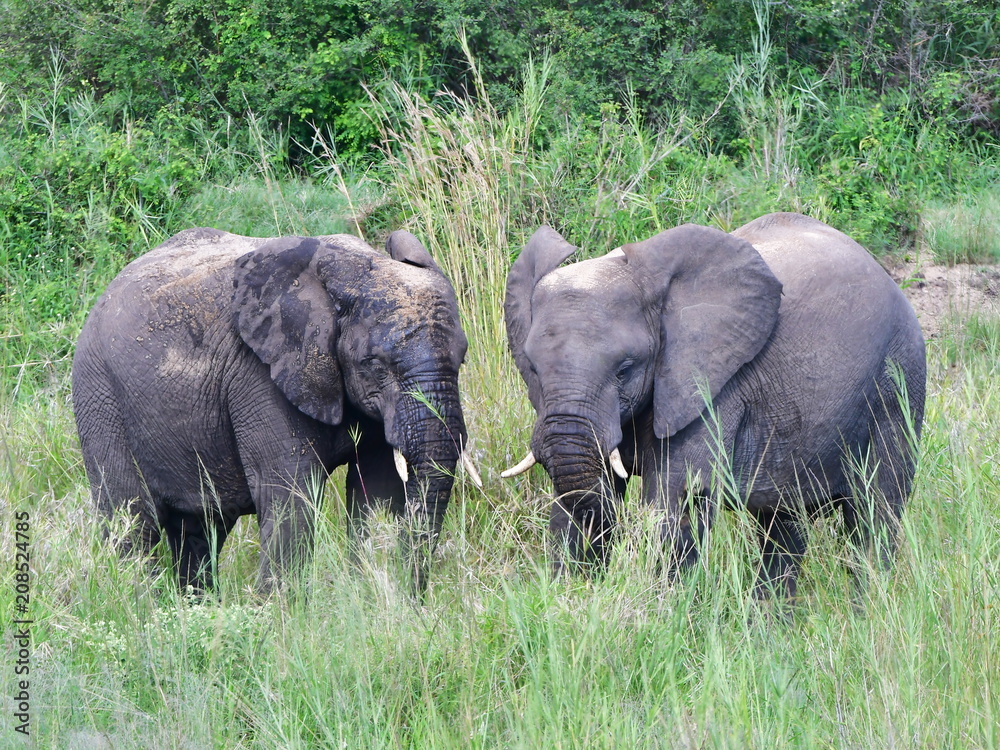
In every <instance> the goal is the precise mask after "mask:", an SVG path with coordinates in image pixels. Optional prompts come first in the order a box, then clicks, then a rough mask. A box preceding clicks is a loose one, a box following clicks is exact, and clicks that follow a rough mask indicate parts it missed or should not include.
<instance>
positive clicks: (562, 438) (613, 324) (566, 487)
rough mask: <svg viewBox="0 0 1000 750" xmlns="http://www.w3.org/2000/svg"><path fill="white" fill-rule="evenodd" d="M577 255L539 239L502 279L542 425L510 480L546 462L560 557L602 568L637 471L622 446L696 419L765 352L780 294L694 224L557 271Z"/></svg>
mask: <svg viewBox="0 0 1000 750" xmlns="http://www.w3.org/2000/svg"><path fill="white" fill-rule="evenodd" d="M574 251H575V248H574V247H573V246H572V245H570V244H569V243H567V242H566V241H565V240H564V239H563V238H562V237H561V236H560V235H559V234H558V233H557V232H555V231H554V230H552V229H551V228H549V227H542V228H540V229H539V230H538V231H537V232H535V234H534V235H533V236H532V237H531V239H530V241H529V242H528V244H527V245H526V246H525V248H524V249H523V251H522V252H521V254H520V256H519V257H518V259H517V261H516V262H515V263H514V265H513V267H512V268H511V270H510V273H509V275H508V279H507V291H506V300H505V318H506V324H507V333H508V340H509V344H510V349H511V352H512V354H513V356H514V359H515V362H516V364H517V367H518V370H519V371H520V373H521V376H522V377H523V378H524V381H525V383H526V384H527V386H528V396H529V398H530V400H531V403H532V405H533V406H534V408H535V410H536V412H537V421H536V423H535V427H534V433H533V436H532V440H531V452H530V453H529V454H528V457H527V458H526V459H525V461H523V462H522V463H521V464H520V465H519V466H517V467H515V468H514V469H512V470H510V471H509V472H505V474H506V475H507V476H511V475H513V474H514V473H516V472H518V471H521V470H525V469H526V468H528V467H530V466H531V465H532V464H533V463H534V462H535V461H536V460H537V461H539V462H541V464H542V465H543V466H544V467H545V469H546V471H547V472H548V474H549V476H550V477H551V479H552V482H553V489H554V493H555V496H556V503H555V505H554V507H553V514H552V521H551V527H552V531H553V532H554V535H555V537H556V539H555V541H556V543H557V544H560V545H568V546H569V553H570V555H571V556H572V557H575V558H577V559H587V560H593V559H595V558H596V559H597V560H600V559H601V557H602V556H603V554H604V553H603V550H604V543H605V541H606V537H607V536H608V534H609V533H610V531H611V529H612V528H613V525H614V513H615V510H614V506H615V499H616V496H619V495H620V494H621V492H623V490H624V482H623V480H624V478H625V477H627V476H628V474H629V473H631V472H641V470H642V465H643V456H642V455H641V451H637V450H636V446H635V444H634V440H633V441H632V443H633V444H631V445H629V444H628V442H629V441H625V443H623V436H625V435H635V434H636V433H637V431H641V430H642V429H644V427H643V425H646V424H649V423H651V426H652V431H653V432H654V433H655V436H656V438H658V439H660V440H664V439H669V438H670V437H671V436H673V435H674V434H676V433H677V432H678V431H679V430H682V429H683V428H684V427H685V426H686V425H688V424H690V423H692V422H693V421H694V420H696V419H698V418H699V416H700V415H701V414H702V412H703V411H704V409H705V405H706V401H705V397H706V396H710V397H713V398H714V397H715V396H717V395H718V393H719V391H720V390H721V389H722V388H723V387H724V386H725V384H726V383H727V381H729V379H730V378H731V377H732V376H733V375H734V373H736V371H737V370H738V369H739V368H740V367H741V366H742V365H743V364H744V363H746V362H748V361H750V360H751V359H752V358H753V357H754V356H755V355H756V354H757V353H758V352H759V351H760V349H761V348H762V347H763V346H764V344H765V342H766V341H767V339H768V337H769V335H770V334H771V331H772V329H773V328H774V326H775V323H776V320H777V312H778V305H779V301H780V295H781V285H780V283H779V282H778V281H777V279H775V277H774V276H773V275H772V274H771V272H770V270H769V269H768V267H767V265H766V264H765V263H764V261H763V260H762V259H761V257H760V255H759V254H758V253H757V251H756V250H755V249H754V248H753V247H752V246H751V245H750V244H749V243H748V242H746V241H744V240H740V239H737V238H735V237H732V236H731V235H728V234H726V233H724V232H721V231H719V230H716V229H710V228H708V227H701V226H696V225H691V224H688V225H684V226H681V227H677V228H674V229H670V230H667V231H665V232H661V233H660V234H658V235H656V236H655V237H652V238H651V239H648V240H645V241H642V242H636V243H632V244H628V245H625V246H624V247H622V248H620V249H617V250H614V251H612V252H611V253H609V254H607V255H605V256H603V257H599V258H594V259H590V260H584V261H580V262H577V263H575V264H572V265H569V266H566V267H563V268H558V266H559V265H560V263H562V262H563V261H564V260H566V259H567V258H569V257H570V256H571V255H572V254H573V253H574ZM646 429H648V428H646ZM623 456H624V459H623ZM616 475H617V477H620V478H621V479H616V478H615V476H616ZM557 566H558V563H557Z"/></svg>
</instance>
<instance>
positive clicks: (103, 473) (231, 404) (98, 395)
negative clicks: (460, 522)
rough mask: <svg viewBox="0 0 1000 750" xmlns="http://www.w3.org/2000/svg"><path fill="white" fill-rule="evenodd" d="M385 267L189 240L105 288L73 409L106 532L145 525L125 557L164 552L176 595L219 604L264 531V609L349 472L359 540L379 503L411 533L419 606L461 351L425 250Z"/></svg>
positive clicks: (87, 335) (246, 243) (441, 505)
mask: <svg viewBox="0 0 1000 750" xmlns="http://www.w3.org/2000/svg"><path fill="white" fill-rule="evenodd" d="M386 248H387V250H388V251H389V254H390V255H388V256H387V255H386V254H384V253H380V252H376V251H375V250H372V249H371V248H370V247H368V246H367V245H366V244H365V243H364V242H362V241H361V240H359V239H357V238H355V237H352V236H349V235H333V236H327V237H316V238H304V237H282V238H279V239H263V238H253V237H241V236H238V235H234V234H228V233H225V232H220V231H217V230H214V229H191V230H187V231H184V232H181V233H180V234H178V235H175V236H174V237H171V238H170V239H169V240H167V241H166V242H164V243H163V244H162V245H160V246H159V247H157V248H155V249H154V250H152V251H150V252H149V253H148V254H147V255H145V256H143V257H141V258H139V259H138V260H136V261H134V262H133V263H131V264H129V265H128V266H127V267H126V268H125V269H124V270H123V271H122V273H121V274H120V275H119V276H118V277H117V278H116V279H115V280H114V281H113V282H112V283H111V284H110V285H109V286H108V288H107V290H106V291H105V293H104V295H103V296H102V297H101V298H100V299H99V300H98V302H97V304H96V305H95V306H94V309H93V310H92V311H91V313H90V316H89V318H88V319H87V322H86V324H85V325H84V328H83V332H82V333H81V335H80V339H79V342H78V344H77V350H76V357H75V359H74V362H73V403H74V409H75V412H76V421H77V427H78V431H79V434H80V443H81V446H82V449H83V456H84V461H85V464H86V468H87V474H88V477H89V479H90V484H91V487H92V492H93V495H94V499H95V502H96V505H97V507H98V509H99V511H100V513H101V515H102V516H104V517H106V518H107V517H110V516H111V515H112V514H113V513H114V511H116V510H118V509H123V508H124V509H127V510H128V511H129V513H130V514H132V515H134V516H137V517H138V519H139V533H138V535H137V539H136V540H132V541H129V542H126V543H125V546H126V547H127V548H129V547H131V546H132V545H133V544H134V543H135V542H136V541H137V542H138V543H139V545H140V546H141V548H142V550H144V551H148V550H149V549H150V548H151V547H152V546H153V545H154V544H155V543H156V542H157V541H158V540H159V539H160V538H161V534H165V535H166V539H167V541H168V542H169V545H170V547H171V549H172V551H173V554H174V559H175V561H176V562H177V567H178V573H179V577H180V583H181V585H182V586H187V585H188V584H191V585H193V586H195V587H196V588H204V587H208V586H211V584H212V571H211V570H210V561H211V558H212V554H213V552H218V550H219V549H221V547H222V545H223V543H224V542H225V540H226V536H227V534H228V533H229V531H230V530H231V529H232V528H233V525H234V524H235V522H236V520H237V519H238V518H239V517H240V516H242V515H245V514H250V513H254V514H256V515H257V519H258V522H259V526H260V538H261V559H260V576H259V580H258V586H259V588H260V589H261V590H263V591H267V590H269V589H270V588H271V586H272V585H273V584H274V583H275V582H278V581H280V580H281V579H282V578H283V577H284V576H285V575H286V574H287V573H288V572H289V571H290V570H291V569H294V568H295V567H296V566H297V565H299V564H300V563H301V557H302V555H303V554H304V553H308V551H309V549H310V548H311V546H312V518H313V507H312V505H311V501H310V500H309V499H308V498H310V497H314V498H315V497H316V496H317V493H316V490H317V488H318V487H322V482H323V480H324V479H325V478H326V476H327V474H328V473H329V472H330V471H332V470H333V469H334V468H335V467H337V466H339V465H342V464H345V463H346V464H348V465H349V470H348V475H347V505H348V514H349V522H350V523H349V529H350V531H351V534H352V538H356V537H358V535H364V533H365V520H366V517H367V516H368V515H369V513H370V511H371V510H372V509H373V507H375V506H376V503H378V502H386V503H387V504H388V507H389V508H390V509H391V511H392V512H393V513H394V514H395V515H396V516H399V517H403V518H405V519H406V520H407V521H408V526H409V528H410V532H409V533H408V534H404V541H405V543H406V544H405V546H406V548H407V559H408V564H409V565H410V567H411V568H412V571H413V576H414V587H415V589H416V590H417V591H418V592H420V591H423V589H424V587H425V584H426V576H427V563H428V560H429V556H430V553H431V551H432V549H433V546H434V544H435V542H436V539H437V535H438V533H439V531H440V529H441V521H442V518H443V516H444V513H445V509H446V507H447V505H448V498H449V495H450V492H451V488H452V477H453V476H454V469H455V464H456V460H457V459H458V456H459V450H460V446H461V445H462V444H463V441H464V440H465V438H466V432H465V424H464V420H463V416H462V408H461V405H460V402H459V391H458V370H459V366H460V364H461V363H462V360H463V358H464V356H465V351H466V348H467V341H466V338H465V335H464V333H463V332H462V329H461V327H460V324H459V318H458V309H457V306H456V302H455V295H454V292H453V290H452V287H451V285H450V284H449V282H448V281H447V279H446V278H445V277H444V276H443V275H442V274H441V271H440V269H439V268H438V267H437V265H436V264H435V263H434V261H433V260H432V259H431V257H430V255H429V254H428V253H427V251H426V250H425V249H424V248H423V247H422V246H421V245H420V243H419V241H418V240H417V239H416V238H415V237H413V235H411V234H409V233H407V232H396V233H394V234H393V235H392V236H390V238H389V240H388V242H387V243H386ZM390 256H391V257H390ZM417 393H421V394H423V395H424V396H426V398H427V399H429V403H430V404H431V406H432V407H433V408H430V407H429V406H428V404H427V403H422V402H421V401H422V399H421V398H417V397H415V395H414V394H417ZM435 412H436V413H435ZM393 448H398V449H399V450H400V451H401V452H402V454H403V456H404V457H405V458H406V462H407V464H408V467H409V479H408V482H407V483H406V485H405V487H404V485H403V482H402V480H401V479H400V475H399V474H398V473H397V471H396V469H395V468H394V463H393Z"/></svg>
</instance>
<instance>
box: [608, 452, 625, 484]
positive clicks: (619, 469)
mask: <svg viewBox="0 0 1000 750" xmlns="http://www.w3.org/2000/svg"><path fill="white" fill-rule="evenodd" d="M608 460H609V461H611V468H612V470H614V472H615V474H617V475H618V476H620V477H621V478H622V479H628V472H627V471H625V464H623V463H622V454H621V453H619V452H618V449H617V448H615V449H614V450H613V451H611V455H610V456H608Z"/></svg>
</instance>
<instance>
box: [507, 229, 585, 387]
mask: <svg viewBox="0 0 1000 750" xmlns="http://www.w3.org/2000/svg"><path fill="white" fill-rule="evenodd" d="M575 252H576V248H575V247H574V246H573V245H571V244H569V243H568V242H567V241H566V240H565V239H563V237H562V235H561V234H559V232H557V231H556V230H554V229H553V228H552V227H550V226H541V227H539V228H538V229H537V230H536V231H535V233H534V234H533V235H531V239H529V240H528V244H527V245H525V246H524V249H523V250H522V251H521V254H520V255H519V256H518V258H517V260H516V261H514V265H512V266H511V268H510V272H509V273H508V274H507V291H506V294H505V296H504V303H503V312H504V321H505V322H506V324H507V343H508V344H509V345H510V353H511V354H512V355H514V363H515V364H516V365H517V369H518V371H519V372H520V373H521V377H522V378H524V382H525V383H527V384H528V395H529V397H530V398H531V402H532V403H533V404H537V400H536V399H537V398H538V397H539V395H540V389H539V386H538V377H537V376H536V375H535V373H534V372H533V371H532V369H531V363H530V362H529V361H528V358H527V357H526V356H525V354H524V342H525V340H526V339H527V338H528V330H529V329H530V328H531V295H532V293H533V292H534V290H535V286H536V285H537V284H538V282H539V281H541V279H542V278H543V277H544V276H546V275H547V274H550V273H552V271H554V270H555V269H556V268H558V267H559V264H560V263H562V262H563V261H564V260H566V259H567V258H568V257H570V256H571V255H572V254H573V253H575Z"/></svg>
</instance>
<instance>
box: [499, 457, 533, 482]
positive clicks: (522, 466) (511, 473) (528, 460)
mask: <svg viewBox="0 0 1000 750" xmlns="http://www.w3.org/2000/svg"><path fill="white" fill-rule="evenodd" d="M535 463H536V461H535V454H534V453H532V452H531V451H528V455H527V456H525V457H524V460H523V461H521V463H519V464H518V465H517V466H512V467H511V468H509V469H507V471H501V472H500V476H502V477H503V478H504V479H510V478H511V477H516V476H517V475H518V474H523V473H524V472H526V471H527V470H528V469H530V468H531V467H532V466H534V465H535Z"/></svg>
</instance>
